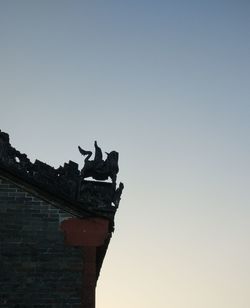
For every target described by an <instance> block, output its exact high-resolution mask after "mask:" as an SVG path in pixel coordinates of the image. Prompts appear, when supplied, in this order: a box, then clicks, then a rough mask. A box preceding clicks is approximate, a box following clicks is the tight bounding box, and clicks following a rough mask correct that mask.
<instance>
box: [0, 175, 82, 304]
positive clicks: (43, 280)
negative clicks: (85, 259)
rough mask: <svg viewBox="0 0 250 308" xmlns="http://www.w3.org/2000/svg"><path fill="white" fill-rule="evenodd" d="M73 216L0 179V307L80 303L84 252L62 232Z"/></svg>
mask: <svg viewBox="0 0 250 308" xmlns="http://www.w3.org/2000/svg"><path fill="white" fill-rule="evenodd" d="M69 217H72V216H71V215H70V214H68V213H66V212H64V211H62V210H59V209H57V208H55V207H53V206H52V205H50V204H48V203H46V202H44V201H42V200H40V199H38V198H36V197H34V196H32V195H31V194H29V193H27V192H25V191H23V190H21V189H20V188H18V187H17V186H16V185H14V184H12V183H10V182H8V181H6V180H4V179H2V178H1V177H0V307H8V308H12V307H13V308H14V307H16V308H17V307H19V308H25V307H56V308H57V307H72V308H76V307H80V287H81V281H82V276H81V271H82V251H81V249H80V248H77V247H69V246H65V245H64V241H63V233H62V231H61V230H60V222H61V221H62V220H64V219H66V218H69Z"/></svg>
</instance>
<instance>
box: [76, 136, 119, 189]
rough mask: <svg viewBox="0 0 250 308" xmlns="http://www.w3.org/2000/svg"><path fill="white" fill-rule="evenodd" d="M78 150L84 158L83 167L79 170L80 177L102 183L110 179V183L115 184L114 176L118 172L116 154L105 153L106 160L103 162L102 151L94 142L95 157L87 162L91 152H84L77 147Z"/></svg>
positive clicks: (114, 152)
mask: <svg viewBox="0 0 250 308" xmlns="http://www.w3.org/2000/svg"><path fill="white" fill-rule="evenodd" d="M78 149H79V151H80V153H81V154H82V155H83V156H86V158H85V159H84V163H85V164H84V167H83V168H82V170H81V175H82V177H83V178H88V177H92V178H93V179H95V180H101V181H104V180H107V179H108V177H110V178H111V180H112V183H116V176H117V173H118V171H119V167H118V156H119V154H118V152H116V151H112V152H110V153H107V152H105V153H106V154H107V158H106V160H103V158H102V150H101V148H100V147H99V146H98V145H97V142H96V141H95V157H94V159H93V160H89V159H90V157H91V156H92V152H91V151H85V150H83V149H82V148H81V147H80V146H78Z"/></svg>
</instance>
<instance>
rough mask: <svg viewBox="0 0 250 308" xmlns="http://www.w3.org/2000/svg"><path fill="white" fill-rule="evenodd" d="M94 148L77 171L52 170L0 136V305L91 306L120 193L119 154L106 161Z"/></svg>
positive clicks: (71, 167) (73, 166) (69, 165)
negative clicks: (118, 182)
mask: <svg viewBox="0 0 250 308" xmlns="http://www.w3.org/2000/svg"><path fill="white" fill-rule="evenodd" d="M95 148H96V155H95V158H94V160H93V161H90V160H89V158H90V156H88V157H87V158H86V159H85V165H84V167H83V169H82V170H81V171H79V170H78V165H77V164H76V163H74V162H72V161H69V163H65V164H64V166H63V167H59V168H58V169H55V168H53V167H51V166H49V165H47V164H45V163H43V162H41V161H38V160H36V161H35V162H34V163H31V162H30V160H29V159H28V158H27V155H26V154H22V153H20V152H19V151H18V150H16V149H15V148H14V147H12V146H11V144H10V142H9V136H8V134H6V133H4V132H1V131H0V240H1V250H0V306H1V307H10V308H11V307H16V308H17V307H23V308H25V307H36V306H37V307H71V308H76V307H85V308H93V307H95V287H96V282H97V279H98V276H99V273H100V269H101V266H102V263H103V260H104V257H105V253H106V250H107V248H108V244H109V241H110V239H111V234H112V232H113V230H114V216H115V212H116V210H117V208H118V205H119V201H120V197H121V193H122V190H123V184H122V183H120V184H119V186H118V188H117V187H116V182H115V180H116V175H117V172H118V170H119V169H118V153H117V152H114V151H113V152H111V153H110V154H108V156H107V159H106V160H105V161H104V160H103V159H102V152H101V149H100V148H99V147H98V146H97V143H95ZM81 151H84V150H82V149H81ZM84 152H87V151H84ZM88 152H90V151H88ZM114 153H117V154H115V155H113V154H114ZM82 154H83V153H82ZM86 177H93V178H94V179H95V181H93V180H92V181H91V180H88V181H87V180H85V178H86ZM108 177H110V178H111V179H112V182H104V181H100V178H102V179H103V180H106V179H107V178H108ZM97 179H98V181H97Z"/></svg>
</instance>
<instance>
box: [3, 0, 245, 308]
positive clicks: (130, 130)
mask: <svg viewBox="0 0 250 308" xmlns="http://www.w3.org/2000/svg"><path fill="white" fill-rule="evenodd" d="M249 13H250V3H249V2H248V1H244V0H240V1H194V0H193V1H84V0H82V1H80V0H72V1H64V0H60V1H59V0H57V1H56V0H50V1H44V0H43V1H38V0H33V1H31V0H30V1H25V0H22V1H17V0H16V1H14V0H12V1H7V0H2V1H0V39H1V40H0V89H1V91H0V107H1V109H0V110H1V113H0V129H2V130H3V131H6V132H8V133H10V135H11V140H12V144H13V145H14V146H15V147H16V148H18V149H19V150H21V151H23V152H26V153H27V154H28V156H29V157H31V158H32V159H35V158H38V159H40V160H42V161H45V162H47V163H49V164H51V165H54V166H55V167H57V166H59V165H60V164H63V163H64V162H65V161H68V160H70V159H71V160H74V161H76V162H78V163H79V164H80V165H81V166H82V163H83V160H82V157H81V156H80V154H79V153H78V151H77V145H78V144H80V145H81V146H82V147H84V148H86V149H87V148H90V149H91V148H93V142H94V140H98V142H99V144H100V146H102V148H103V150H106V151H110V150H113V149H114V150H117V151H119V152H120V174H119V179H120V180H121V181H123V182H124V184H125V190H124V195H123V199H122V201H121V207H120V209H119V211H118V213H117V217H116V232H115V234H114V236H113V240H112V242H111V245H110V249H109V252H108V254H107V257H106V259H105V262H104V265H103V269H102V273H101V276H100V280H99V282H98V293H97V295H98V296H97V307H98V308H113V307H114V308H117V307H119V308H125V307H126V308H127V307H136V308H152V307H157V308H165V307H171V308H201V307H202V308H235V307H237V308H249V306H250V295H249V294H250V287H249V286H250V278H249V277H250V263H249V260H250V248H249V247H250V245H249V244H250V243H249V233H250V207H249V197H250V193H249V182H250V181H249V180H250V167H249V157H250V142H249V134H250V121H249V118H250V103H249V98H250V86H249V80H250V78H249V77H250V59H249V55H250V40H249V34H250V19H249ZM81 166H80V167H81Z"/></svg>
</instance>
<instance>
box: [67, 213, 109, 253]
mask: <svg viewBox="0 0 250 308" xmlns="http://www.w3.org/2000/svg"><path fill="white" fill-rule="evenodd" d="M61 229H62V230H63V232H64V239H65V244H68V245H72V246H95V247H97V246H101V245H103V244H104V242H105V240H106V239H107V237H108V235H109V230H108V229H109V221H108V220H107V219H103V218H85V219H80V218H69V219H67V220H64V221H63V222H62V223H61Z"/></svg>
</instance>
